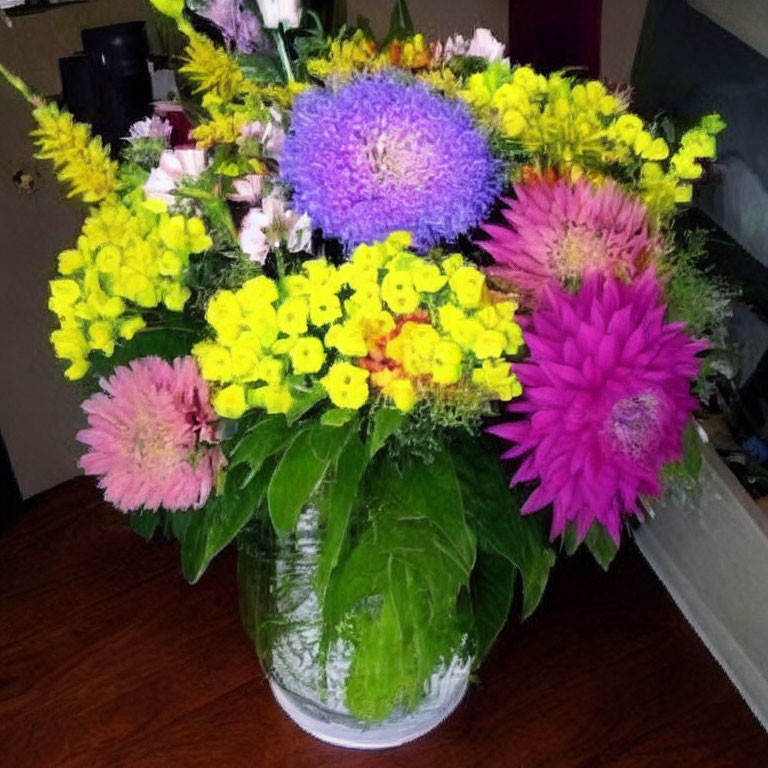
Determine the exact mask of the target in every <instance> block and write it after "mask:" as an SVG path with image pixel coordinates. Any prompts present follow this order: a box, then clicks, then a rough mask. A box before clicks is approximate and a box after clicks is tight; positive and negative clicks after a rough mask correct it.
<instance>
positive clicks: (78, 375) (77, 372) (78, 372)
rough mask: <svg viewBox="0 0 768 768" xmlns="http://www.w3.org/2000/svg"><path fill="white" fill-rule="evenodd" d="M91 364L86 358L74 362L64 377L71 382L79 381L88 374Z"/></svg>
mask: <svg viewBox="0 0 768 768" xmlns="http://www.w3.org/2000/svg"><path fill="white" fill-rule="evenodd" d="M90 367H91V364H90V363H89V362H88V361H87V360H85V359H84V358H79V359H77V360H73V361H72V364H71V365H70V366H69V367H68V368H67V369H66V370H65V371H64V376H66V378H67V379H68V380H69V381H79V380H80V379H82V378H83V376H85V374H86V373H88V370H89V369H90Z"/></svg>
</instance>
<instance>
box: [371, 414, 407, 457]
mask: <svg viewBox="0 0 768 768" xmlns="http://www.w3.org/2000/svg"><path fill="white" fill-rule="evenodd" d="M403 419H405V414H404V413H403V412H402V411H399V410H398V409H397V408H379V409H377V411H376V412H375V413H374V415H373V419H372V420H371V421H372V429H371V436H370V437H369V438H368V454H369V455H370V457H371V458H373V456H374V455H375V454H376V453H377V452H378V450H379V448H381V447H382V446H383V445H384V443H385V442H386V441H387V438H388V437H389V436H390V435H391V434H392V433H393V432H394V431H395V430H396V429H398V427H399V426H400V425H401V424H402V423H403Z"/></svg>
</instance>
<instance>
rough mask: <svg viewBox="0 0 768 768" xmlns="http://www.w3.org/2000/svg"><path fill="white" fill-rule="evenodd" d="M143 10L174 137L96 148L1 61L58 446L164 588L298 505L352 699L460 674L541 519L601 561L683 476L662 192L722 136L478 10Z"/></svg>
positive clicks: (683, 370)
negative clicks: (64, 431) (367, 24)
mask: <svg viewBox="0 0 768 768" xmlns="http://www.w3.org/2000/svg"><path fill="white" fill-rule="evenodd" d="M152 3H153V5H154V6H155V7H156V8H157V9H158V10H159V11H161V12H162V13H164V14H166V15H168V16H169V17H171V18H172V19H174V20H175V22H176V24H177V26H178V29H179V30H180V32H181V33H182V34H183V35H184V36H186V38H187V47H186V53H185V60H184V62H183V66H182V67H181V70H180V71H181V74H182V75H183V76H184V78H185V82H186V84H187V90H186V91H185V99H189V101H190V103H191V102H193V101H194V102H197V103H196V106H195V108H194V109H192V108H191V107H190V108H188V109H187V111H188V114H189V115H190V120H191V123H192V129H191V131H190V133H189V136H188V137H185V138H184V141H185V143H184V144H183V145H173V142H172V140H173V137H174V131H173V127H172V126H171V125H170V124H169V123H168V122H167V121H166V120H164V119H163V118H162V117H160V116H158V115H155V116H153V117H151V118H147V120H146V121H143V122H142V123H139V124H137V125H135V126H133V128H132V129H131V131H130V136H129V137H128V139H127V141H126V143H125V146H124V147H123V148H122V149H121V151H120V154H119V160H115V159H113V156H112V155H111V154H110V151H109V149H108V148H106V147H104V146H103V145H102V144H101V142H100V139H99V138H98V137H93V136H92V134H91V132H90V128H89V127H88V126H85V125H81V124H78V123H76V122H74V121H73V119H72V117H71V115H69V114H68V113H67V112H65V111H63V110H61V109H59V108H58V107H57V106H56V105H55V104H53V103H47V102H44V101H43V100H42V99H40V98H39V97H38V96H37V95H35V94H34V93H33V92H32V91H31V90H30V89H29V88H28V87H27V86H26V85H25V84H24V83H22V82H21V81H19V80H18V78H16V77H15V76H14V75H12V74H11V73H10V72H8V71H7V70H5V69H2V73H3V74H4V75H5V77H6V78H7V79H8V81H9V82H10V83H11V84H12V85H14V86H16V87H17V88H18V90H19V91H20V92H21V93H22V94H23V95H24V97H25V98H27V100H28V101H29V102H30V103H31V104H32V106H33V108H34V111H33V115H34V118H35V120H36V122H37V125H38V128H37V129H36V131H35V132H34V137H35V140H36V142H37V144H38V147H39V156H40V157H44V158H49V159H50V160H51V161H52V162H53V164H54V170H55V172H56V173H57V175H58V177H59V179H60V180H61V181H62V182H63V183H65V184H66V185H67V186H68V188H69V194H70V196H72V197H76V198H79V199H80V200H81V201H83V202H84V203H86V204H88V206H89V208H88V211H87V216H86V219H85V223H84V225H83V228H82V233H81V235H80V236H79V238H78V240H77V242H76V244H75V246H74V247H73V248H71V249H69V250H66V251H64V252H62V253H61V254H60V255H59V258H58V274H57V275H56V277H55V278H54V279H52V280H51V282H50V301H49V306H50V309H51V311H52V312H53V314H54V316H55V318H56V327H55V329H54V330H53V332H52V333H51V342H52V345H53V348H54V351H55V354H56V356H57V357H58V358H60V359H61V360H63V361H65V362H66V368H65V370H64V374H65V376H66V377H67V378H69V379H72V380H79V381H81V382H83V383H85V385H86V386H87V387H88V391H89V393H90V395H89V396H88V398H87V399H86V400H85V402H84V404H83V408H84V410H85V413H86V414H87V417H88V422H89V426H88V428H87V429H84V430H83V431H81V432H80V433H79V435H78V439H79V440H81V441H82V442H83V443H84V444H85V445H86V446H87V447H88V450H87V452H86V454H85V455H84V456H83V459H82V462H81V466H82V468H83V470H84V471H85V472H87V473H88V474H92V475H95V476H97V477H98V478H99V483H100V486H101V487H102V488H103V489H104V492H105V496H106V498H107V499H108V500H109V501H110V502H112V503H113V504H114V505H115V506H116V507H117V508H118V509H120V510H122V511H124V512H127V513H130V519H131V524H132V526H133V527H134V528H135V529H136V530H137V531H139V532H141V533H143V534H144V535H145V536H146V537H147V538H150V537H151V536H152V535H153V534H155V533H156V532H158V531H163V532H165V533H166V534H167V535H172V536H174V537H175V538H177V539H178V540H179V542H180V543H181V556H182V565H183V570H184V573H185V575H186V576H187V577H188V578H189V580H190V581H196V580H197V579H198V578H200V576H201V575H202V573H203V571H204V570H205V568H206V567H207V565H208V563H209V562H210V560H211V559H212V558H213V557H214V556H215V555H216V554H217V553H218V552H220V551H221V550H222V549H223V548H224V547H225V546H227V545H228V544H229V543H230V542H232V541H235V540H237V541H238V542H239V545H240V546H241V547H245V548H247V546H248V545H249V542H250V541H252V539H253V537H254V536H255V535H257V534H258V535H260V536H267V537H274V538H275V539H276V540H283V539H284V538H285V537H286V536H291V535H296V532H297V530H298V529H297V526H299V524H300V520H301V519H302V515H303V514H304V512H305V510H306V509H307V508H308V507H312V508H314V509H316V510H319V515H320V518H319V519H320V522H319V524H318V525H319V534H318V535H319V545H318V546H319V555H318V558H319V559H318V563H317V568H316V573H315V575H314V577H313V588H314V590H315V594H316V599H317V600H318V604H319V605H320V609H319V610H320V613H321V615H322V626H323V637H324V638H326V640H325V642H327V645H326V646H325V647H326V649H328V648H330V647H331V646H332V644H333V642H335V640H336V639H339V638H341V639H343V640H344V641H345V642H347V643H351V645H352V646H353V647H354V649H355V656H354V661H353V662H352V667H351V669H350V674H349V678H348V680H347V681H346V684H345V685H346V687H345V697H346V698H345V704H346V706H347V707H348V709H349V710H350V711H351V712H352V713H353V714H354V715H355V716H357V717H359V718H360V719H361V720H365V721H379V720H382V719H385V718H386V717H387V716H389V715H390V714H391V713H392V712H393V711H394V710H395V709H396V708H397V707H398V706H401V707H405V708H406V709H413V708H414V707H416V706H417V705H418V703H419V701H420V700H421V698H422V697H423V691H424V686H425V681H426V680H427V679H428V678H429V675H430V674H431V672H432V670H433V669H434V667H435V665H436V664H437V663H439V662H440V660H441V659H445V657H446V656H449V655H450V653H451V652H453V651H455V650H456V649H457V648H459V647H466V646H468V647H470V648H471V657H472V659H473V663H475V664H476V663H479V661H480V660H481V659H482V657H483V656H484V654H485V652H486V651H487V650H488V649H489V648H490V646H491V644H492V643H493V641H494V639H495V637H496V635H497V633H498V632H499V630H500V628H501V626H502V625H503V623H504V622H505V620H506V618H507V615H508V613H509V610H510V606H511V604H512V601H513V598H514V589H515V579H516V575H517V574H518V573H519V574H520V575H521V577H522V585H523V614H524V615H528V614H529V613H530V612H531V611H532V610H533V609H534V608H535V606H536V605H537V603H538V602H539V599H540V598H541V595H542V593H543V590H544V587H545V584H546V580H547V575H548V572H549V570H550V568H551V566H552V564H553V563H554V560H555V552H554V549H553V546H552V543H553V542H555V540H557V539H558V537H559V539H560V546H562V547H563V548H564V549H565V550H566V551H568V552H572V551H573V549H574V548H575V547H576V546H578V545H579V544H580V543H581V542H586V545H587V546H588V547H589V548H590V550H591V551H592V552H593V553H594V554H595V556H596V557H597V559H598V560H599V561H600V562H601V563H602V564H603V565H605V566H607V564H608V562H610V559H611V558H612V557H613V555H614V553H615V551H616V549H617V547H618V545H619V542H620V538H621V535H622V531H623V529H624V528H625V527H626V526H627V524H628V521H630V520H631V519H632V518H640V517H642V516H643V514H644V507H643V501H644V499H646V498H652V497H655V496H658V495H659V494H660V493H661V492H662V489H663V487H664V484H665V483H667V482H670V481H672V480H673V479H674V478H675V477H677V478H678V479H680V477H681V476H684V475H685V474H686V472H687V473H688V474H690V475H692V476H694V477H695V475H696V473H697V470H698V465H697V459H696V448H697V438H696V431H695V429H694V428H693V427H692V421H691V415H692V413H693V412H694V411H695V410H696V408H697V402H698V401H697V398H696V397H695V396H694V395H693V394H692V385H695V384H696V381H697V377H700V375H703V374H701V371H702V361H703V353H705V352H706V351H707V349H708V348H709V347H710V346H711V344H710V343H709V342H708V341H707V339H706V338H705V335H706V334H710V335H712V337H713V338H716V333H717V330H718V329H717V328H715V327H714V324H715V323H716V318H715V316H714V313H713V315H712V317H711V318H708V317H706V312H705V309H706V308H702V306H701V303H700V302H699V301H698V296H699V295H700V294H699V293H698V292H697V291H694V290H692V289H690V286H691V285H699V286H700V285H705V284H706V278H705V276H704V275H703V274H701V273H699V272H696V268H695V266H693V265H691V263H690V260H687V259H685V257H684V254H682V251H681V247H680V242H681V241H680V239H679V238H678V237H677V236H676V234H675V224H676V217H675V212H676V209H677V207H678V206H680V205H681V204H685V203H688V202H689V201H690V200H691V198H692V194H693V188H694V186H695V185H696V184H697V183H700V181H701V180H702V179H703V178H704V176H705V175H706V169H707V167H708V165H709V164H710V163H711V162H712V161H713V160H714V158H715V155H716V135H717V134H718V133H719V132H720V131H721V130H722V129H723V127H724V125H723V123H722V121H721V120H720V118H719V117H718V116H717V115H707V116H705V117H703V118H702V119H701V120H700V122H699V123H698V125H696V126H694V127H692V128H690V129H689V130H687V131H685V132H683V133H682V134H681V135H679V138H677V139H676V138H675V135H674V131H673V130H672V128H671V126H670V124H669V123H655V122H650V123H649V122H646V121H645V120H643V119H642V118H641V117H640V116H638V115H636V114H634V113H632V112H631V111H630V100H629V92H628V91H625V90H621V89H611V88H609V87H607V86H605V85H603V84H602V83H601V82H599V81H596V80H589V81H583V80H581V79H579V78H578V77H575V76H572V75H570V74H568V73H565V72H559V73H554V74H551V75H549V76H544V75H542V74H539V73H537V72H536V71H534V69H532V68H531V67H529V66H525V65H513V64H510V62H509V61H508V60H506V59H504V58H503V47H502V46H501V44H499V43H498V41H496V40H495V39H494V38H493V36H492V35H491V34H490V33H489V32H488V31H487V30H477V31H476V32H475V34H474V36H473V37H472V38H471V39H464V38H462V37H461V36H456V37H453V38H450V39H449V40H447V41H444V42H427V41H426V40H425V39H424V37H423V36H422V35H420V34H417V33H415V32H414V30H413V28H412V24H411V22H410V17H409V16H408V13H407V9H406V8H405V5H404V3H402V2H398V3H397V5H396V8H395V13H394V14H393V25H392V29H391V30H390V34H389V35H388V36H387V38H386V39H385V41H384V42H383V43H379V42H377V41H375V40H374V39H373V38H372V36H371V35H370V34H369V33H367V32H366V31H365V30H363V29H357V30H354V29H348V28H343V29H342V30H341V31H340V32H339V33H338V34H336V35H335V36H333V35H332V36H329V35H327V34H326V33H325V31H324V30H323V29H322V25H321V24H320V22H319V19H318V18H317V16H316V15H314V14H313V13H311V12H309V11H304V13H303V14H302V12H301V9H300V8H299V7H298V5H296V4H295V3H286V2H274V1H273V2H268V0H259V2H258V5H257V4H255V3H254V4H249V3H237V2H231V1H230V0H209V1H208V2H206V1H205V0H198V2H196V3H191V2H190V3H189V4H188V5H189V6H190V7H189V8H185V4H184V2H183V0H152ZM200 17H205V18H206V19H208V20H209V21H211V22H213V23H214V24H215V25H217V26H218V27H219V29H220V44H218V45H217V44H215V43H214V42H213V41H212V40H211V39H209V38H208V37H206V36H204V35H203V34H201V33H200V32H198V31H197V28H196V27H195V26H193V21H194V20H195V19H198V20H199V19H200ZM184 104H186V101H185V102H184ZM193 116H194V117H193ZM682 263H684V264H685V270H682V269H681V270H678V268H677V267H678V264H682ZM679 275H682V278H679ZM692 276H693V277H692ZM679 279H684V280H685V285H682V284H681V283H679V282H678V280H679ZM713 303H715V301H714V300H713ZM703 311H704V314H705V316H704V317H703V318H702V312H703ZM494 436H495V437H494ZM497 438H500V440H498V439H497ZM265 531H266V533H264V532H265ZM547 533H548V534H549V535H547ZM393 670H394V671H393Z"/></svg>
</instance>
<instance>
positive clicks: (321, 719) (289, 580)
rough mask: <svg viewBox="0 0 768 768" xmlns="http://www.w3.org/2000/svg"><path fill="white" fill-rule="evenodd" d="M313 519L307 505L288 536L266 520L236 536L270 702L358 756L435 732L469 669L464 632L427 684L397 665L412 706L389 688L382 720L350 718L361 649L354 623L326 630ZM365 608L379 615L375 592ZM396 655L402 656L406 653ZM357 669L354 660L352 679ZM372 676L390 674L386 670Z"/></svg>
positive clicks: (246, 610) (250, 626)
mask: <svg viewBox="0 0 768 768" xmlns="http://www.w3.org/2000/svg"><path fill="white" fill-rule="evenodd" d="M320 519H321V515H320V513H319V511H318V510H317V508H316V507H314V506H307V507H306V508H305V509H304V510H303V511H302V513H301V515H300V518H299V522H298V525H297V527H296V530H295V532H294V533H293V534H292V535H290V536H287V537H282V538H279V537H277V536H276V535H275V533H274V530H273V529H272V526H271V523H270V522H269V521H268V520H264V521H261V522H256V523H253V524H251V526H250V528H249V529H248V531H247V532H246V533H245V534H244V535H242V536H241V537H240V540H239V545H238V581H239V587H240V608H241V615H242V620H243V624H244V627H245V630H246V632H247V634H248V636H249V637H250V639H251V640H252V642H253V644H254V647H255V650H256V653H257V655H258V658H259V661H260V663H261V666H262V668H263V670H264V672H265V674H266V676H267V678H268V680H269V684H270V686H271V688H272V692H273V694H274V696H275V699H276V700H277V702H278V704H279V705H280V706H281V707H282V708H283V710H284V711H285V712H286V714H287V715H288V716H289V717H290V718H291V719H292V720H293V721H294V722H295V723H296V724H297V725H298V726H299V727H300V728H302V729H303V730H304V731H306V732H308V733H310V734H311V735H313V736H315V737H316V738H318V739H321V740H322V741H325V742H328V743H330V744H335V745H338V746H344V747H351V748H357V749H383V748H387V747H393V746H398V745H401V744H405V743H406V742H409V741H412V740H414V739H416V738H418V737H419V736H422V735H423V734H425V733H427V732H428V731H430V730H432V729H433V728H434V727H436V726H437V725H438V724H439V723H441V722H442V721H443V720H444V719H445V718H447V717H448V716H449V715H450V714H451V713H452V712H453V710H454V709H456V707H457V706H458V705H459V703H460V702H461V699H462V697H463V696H464V693H465V692H466V689H467V685H468V682H469V676H470V671H471V668H472V653H471V650H470V643H469V641H468V638H467V635H464V636H461V635H460V634H454V635H449V636H448V637H446V645H445V648H444V649H441V652H440V658H439V662H438V663H437V664H436V665H435V666H434V669H432V670H431V673H429V674H428V675H427V676H426V678H424V675H423V667H422V670H421V672H422V674H421V675H420V674H419V670H418V665H417V664H414V668H413V670H412V674H413V675H418V677H415V678H414V679H413V680H408V678H407V676H408V674H409V670H408V668H407V666H408V665H407V664H406V669H405V672H404V670H403V665H402V664H401V665H400V666H399V667H398V670H397V675H398V676H399V677H398V678H397V679H400V680H402V679H403V675H404V674H405V675H406V677H405V682H406V686H405V687H407V688H412V687H415V688H416V689H417V690H418V691H419V695H418V697H417V699H418V700H417V701H416V702H414V700H413V697H410V699H409V700H408V702H406V701H405V700H404V699H403V697H401V696H400V695H399V694H400V692H398V691H394V692H393V695H392V697H391V701H389V702H384V709H385V710H388V711H387V714H386V716H383V717H381V716H379V717H376V716H374V717H371V716H370V715H368V716H365V717H361V716H360V715H359V714H356V713H355V712H353V711H352V710H351V709H350V707H349V705H348V690H347V689H348V683H349V681H350V674H351V669H352V666H353V664H354V663H355V654H356V653H357V652H358V650H359V649H358V648H357V647H356V644H355V633H354V631H351V632H350V631H349V626H348V625H350V624H354V622H353V621H352V620H346V619H345V620H342V621H341V622H339V626H332V627H330V631H329V627H328V622H327V620H326V621H324V616H323V607H322V604H321V601H320V600H319V598H318V590H317V586H316V575H317V569H318V557H319V551H320V547H321V546H322V525H321V522H320ZM414 588H416V589H417V588H418V585H414ZM367 603H368V605H367V606H366V608H365V610H366V611H368V610H370V611H374V612H375V611H376V610H377V600H376V596H375V595H374V596H371V597H369V598H368V599H367ZM455 610H456V611H457V612H458V610H459V609H458V607H456V608H455ZM438 618H439V617H438ZM446 618H447V619H449V620H450V619H451V618H452V617H446ZM458 624H459V622H457V625H458ZM401 650H403V649H401ZM393 657H398V654H396V653H394V654H393ZM398 658H400V659H402V658H406V659H407V658H408V654H407V653H406V654H401V655H400V656H399V657H398ZM361 663H362V662H360V660H359V659H358V667H357V671H358V673H359V672H360V664H361ZM392 671H393V672H394V670H392ZM371 674H372V675H375V676H388V675H389V670H387V669H386V668H385V669H376V670H371ZM379 679H381V678H379ZM409 683H412V684H413V685H409ZM390 705H391V706H390Z"/></svg>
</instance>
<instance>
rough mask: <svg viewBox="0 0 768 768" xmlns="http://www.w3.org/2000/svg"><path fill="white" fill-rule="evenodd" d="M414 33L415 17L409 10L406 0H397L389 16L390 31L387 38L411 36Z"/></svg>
mask: <svg viewBox="0 0 768 768" xmlns="http://www.w3.org/2000/svg"><path fill="white" fill-rule="evenodd" d="M413 33H414V27H413V19H411V14H410V12H409V10H408V3H407V2H406V0H395V5H394V7H393V8H392V13H391V15H390V17H389V32H388V33H387V39H389V40H391V39H394V38H405V37H410V36H411V35H413Z"/></svg>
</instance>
